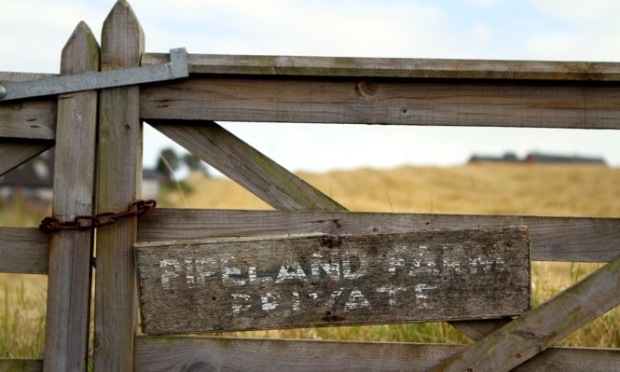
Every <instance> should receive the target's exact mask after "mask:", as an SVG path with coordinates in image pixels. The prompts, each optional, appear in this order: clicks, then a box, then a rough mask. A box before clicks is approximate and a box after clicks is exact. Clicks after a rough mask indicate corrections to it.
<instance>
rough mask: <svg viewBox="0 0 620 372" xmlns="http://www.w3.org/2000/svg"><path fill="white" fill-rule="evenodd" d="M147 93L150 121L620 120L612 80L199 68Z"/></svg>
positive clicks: (524, 123) (618, 91)
mask: <svg viewBox="0 0 620 372" xmlns="http://www.w3.org/2000/svg"><path fill="white" fill-rule="evenodd" d="M140 101H141V102H140V117H141V118H143V119H145V120H147V121H148V120H149V119H166V120H215V121H217V120H224V121H253V122H289V123H295V122H297V123H350V124H398V125H429V126H444V125H447V126H478V127H480V126H483V127H486V126H492V127H505V126H509V127H541V128H584V129H618V128H620V124H619V123H620V120H619V119H620V86H618V84H616V83H613V84H612V83H604V82H599V83H587V84H586V83H580V82H572V83H569V82H525V81H520V80H517V81H495V80H479V81H472V80H402V79H401V80H397V79H388V80H386V79H370V78H368V79H361V80H360V79H343V78H316V79H309V78H301V77H278V78H273V77H265V76H245V77H244V76H236V75H233V76H225V75H214V76H211V75H199V76H196V75H194V76H190V77H189V78H188V79H184V80H182V81H178V82H169V83H163V84H157V85H152V86H149V87H145V88H144V89H143V90H142V91H141V95H140Z"/></svg>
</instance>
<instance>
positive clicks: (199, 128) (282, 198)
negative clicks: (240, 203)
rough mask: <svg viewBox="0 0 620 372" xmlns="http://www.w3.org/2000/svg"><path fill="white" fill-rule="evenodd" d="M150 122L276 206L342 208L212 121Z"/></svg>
mask: <svg viewBox="0 0 620 372" xmlns="http://www.w3.org/2000/svg"><path fill="white" fill-rule="evenodd" d="M149 124H151V125H152V126H153V127H155V129H157V130H159V131H160V132H162V133H163V134H165V135H166V136H168V137H170V138H171V139H172V140H174V141H175V142H177V143H178V144H180V145H181V146H183V147H185V148H186V149H187V150H189V151H190V152H192V153H193V154H194V155H196V156H198V157H199V158H201V159H202V160H204V161H206V162H207V163H209V164H210V165H211V166H213V167H215V168H216V169H217V170H219V171H220V172H222V173H223V174H225V175H227V176H228V177H230V178H231V179H232V180H234V181H235V182H237V183H238V184H240V185H241V186H243V187H245V188H246V189H247V190H249V191H250V192H252V193H253V194H254V195H256V196H258V197H259V198H261V199H262V200H264V201H265V202H267V203H268V204H270V205H271V206H273V207H274V208H276V209H279V210H331V211H333V210H345V208H344V207H343V206H341V205H340V204H338V203H337V202H336V201H334V200H333V199H331V198H329V197H328V196H326V195H325V194H323V193H322V192H320V191H319V190H317V189H316V188H314V187H312V186H310V185H309V184H308V183H306V182H305V181H304V180H302V179H301V178H299V177H297V176H296V175H294V174H293V173H291V172H289V171H287V170H286V169H284V168H283V167H282V166H280V165H279V164H278V163H276V162H274V161H273V160H271V159H269V158H268V157H266V156H265V155H263V154H262V153H260V152H259V151H257V150H255V149H254V148H253V147H251V146H249V145H248V144H246V143H245V142H243V141H242V140H241V139H239V138H238V137H236V136H235V135H233V134H232V133H230V132H228V131H227V130H226V129H224V128H222V127H221V126H219V125H218V124H216V123H214V122H194V123H187V122H184V123H176V124H175V123H163V122H158V121H153V122H152V121H149Z"/></svg>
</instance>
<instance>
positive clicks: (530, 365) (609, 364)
mask: <svg viewBox="0 0 620 372" xmlns="http://www.w3.org/2000/svg"><path fill="white" fill-rule="evenodd" d="M618 370H620V349H603V348H596V349H595V348H571V347H550V348H549V349H547V350H545V351H543V352H542V353H540V354H538V355H536V356H535V357H534V358H532V359H530V360H528V361H527V362H525V363H523V364H522V365H520V366H519V367H517V368H515V369H513V371H515V372H550V371H554V372H566V371H600V372H605V371H618Z"/></svg>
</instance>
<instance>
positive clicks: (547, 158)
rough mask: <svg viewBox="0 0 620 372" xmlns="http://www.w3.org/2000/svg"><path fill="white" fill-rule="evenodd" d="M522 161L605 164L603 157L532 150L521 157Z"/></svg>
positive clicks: (531, 162)
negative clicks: (554, 153) (543, 152)
mask: <svg viewBox="0 0 620 372" xmlns="http://www.w3.org/2000/svg"><path fill="white" fill-rule="evenodd" d="M523 162H524V163H529V164H534V163H535V164H598V165H605V166H606V165H607V163H606V162H605V159H603V158H596V157H583V156H564V155H553V154H541V153H538V152H532V153H530V154H529V155H527V156H526V157H525V159H523Z"/></svg>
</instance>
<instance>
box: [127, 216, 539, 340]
mask: <svg viewBox="0 0 620 372" xmlns="http://www.w3.org/2000/svg"><path fill="white" fill-rule="evenodd" d="M136 257H137V258H136V259H137V267H138V276H139V280H140V305H141V306H140V308H141V311H142V329H143V331H144V332H145V333H147V334H152V335H155V334H179V333H202V332H229V331H238V330H260V329H280V328H302V327H316V326H319V327H321V326H334V325H337V326H341V325H359V324H390V323H402V322H419V321H440V320H464V319H485V318H487V319H488V318H497V317H502V316H513V315H518V314H521V313H523V312H525V311H526V310H527V309H528V308H529V304H530V275H529V274H530V261H529V236H528V234H527V229H526V228H516V227H515V228H506V229H484V230H483V229H473V230H442V231H426V232H410V233H384V234H381V233H375V234H348V235H327V234H311V235H284V236H278V237H257V238H221V239H212V240H203V241H197V242H194V241H175V242H154V243H148V242H147V243H137V244H136ZM506 293H510V295H509V296H506Z"/></svg>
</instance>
